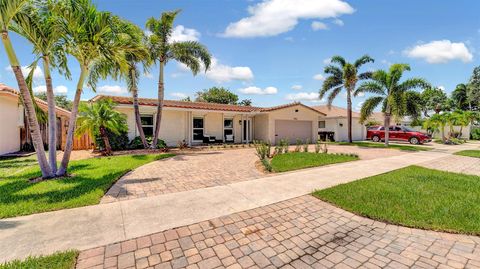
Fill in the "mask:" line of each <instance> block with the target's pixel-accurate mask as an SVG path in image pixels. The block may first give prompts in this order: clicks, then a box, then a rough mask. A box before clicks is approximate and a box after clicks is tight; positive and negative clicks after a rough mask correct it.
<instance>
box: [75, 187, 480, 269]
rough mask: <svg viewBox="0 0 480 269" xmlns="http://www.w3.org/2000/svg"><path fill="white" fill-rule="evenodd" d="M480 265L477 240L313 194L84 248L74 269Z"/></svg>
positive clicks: (436, 266) (431, 266)
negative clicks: (359, 211)
mask: <svg viewBox="0 0 480 269" xmlns="http://www.w3.org/2000/svg"><path fill="white" fill-rule="evenodd" d="M292 267H293V268H333V267H335V268H359V267H363V268H396V269H399V268H409V267H411V268H479V267H480V238H479V237H475V236H467V235H453V234H446V233H438V232H433V231H423V230H417V229H410V228H405V227H398V226H394V225H386V224H384V223H381V222H376V221H373V220H369V219H365V218H362V217H358V216H356V215H354V214H351V213H349V212H346V211H344V210H341V209H338V208H336V207H334V206H331V205H329V204H327V203H325V202H322V201H320V200H318V199H316V198H314V197H312V196H309V195H307V196H301V197H298V198H294V199H290V200H286V201H283V202H279V203H276V204H272V205H268V206H264V207H260V208H256V209H252V210H248V211H244V212H240V213H235V214H232V215H227V216H224V217H221V218H216V219H212V220H209V221H204V222H200V223H197V224H193V225H189V226H183V227H180V228H176V229H171V230H167V231H165V232H161V233H156V234H153V235H150V236H145V237H141V238H137V239H132V240H128V241H125V242H119V243H116V244H111V245H108V246H105V247H99V248H95V249H90V250H86V251H83V252H81V253H80V256H79V260H78V263H77V268H80V269H81V268H200V269H204V268H292Z"/></svg>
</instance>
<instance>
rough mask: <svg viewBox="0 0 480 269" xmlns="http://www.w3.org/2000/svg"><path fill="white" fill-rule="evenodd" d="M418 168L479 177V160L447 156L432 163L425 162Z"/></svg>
mask: <svg viewBox="0 0 480 269" xmlns="http://www.w3.org/2000/svg"><path fill="white" fill-rule="evenodd" d="M420 166H423V167H426V168H431V169H437V170H442V171H448V172H454V173H463V174H469V175H476V176H480V158H473V157H466V156H459V155H449V156H446V157H443V158H441V159H438V160H435V161H434V162H426V163H422V164H420Z"/></svg>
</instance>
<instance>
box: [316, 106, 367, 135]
mask: <svg viewBox="0 0 480 269" xmlns="http://www.w3.org/2000/svg"><path fill="white" fill-rule="evenodd" d="M313 108H314V109H316V110H318V111H320V112H322V113H323V114H326V116H325V117H324V118H323V119H321V120H320V121H319V122H318V134H319V137H320V139H322V140H324V139H325V138H328V139H330V140H334V141H348V121H347V109H346V108H342V107H338V106H333V105H332V106H331V107H330V108H329V107H328V106H327V105H322V106H314V107H313ZM366 136H367V130H366V128H365V125H363V124H361V123H360V113H358V112H355V111H352V139H353V140H354V141H355V140H356V141H359V140H365V137H366Z"/></svg>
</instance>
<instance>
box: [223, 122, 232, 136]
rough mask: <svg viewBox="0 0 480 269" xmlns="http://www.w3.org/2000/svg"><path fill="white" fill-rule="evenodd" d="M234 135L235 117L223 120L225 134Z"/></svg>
mask: <svg viewBox="0 0 480 269" xmlns="http://www.w3.org/2000/svg"><path fill="white" fill-rule="evenodd" d="M227 135H233V119H224V120H223V136H224V137H226V136H227Z"/></svg>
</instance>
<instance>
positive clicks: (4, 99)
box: [0, 95, 20, 155]
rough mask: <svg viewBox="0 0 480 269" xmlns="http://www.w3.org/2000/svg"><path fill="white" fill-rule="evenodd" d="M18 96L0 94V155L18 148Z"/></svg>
mask: <svg viewBox="0 0 480 269" xmlns="http://www.w3.org/2000/svg"><path fill="white" fill-rule="evenodd" d="M19 117H20V111H19V107H18V97H15V96H8V95H0V122H1V127H0V155H3V154H6V153H11V152H16V151H19V150H20V128H19Z"/></svg>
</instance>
